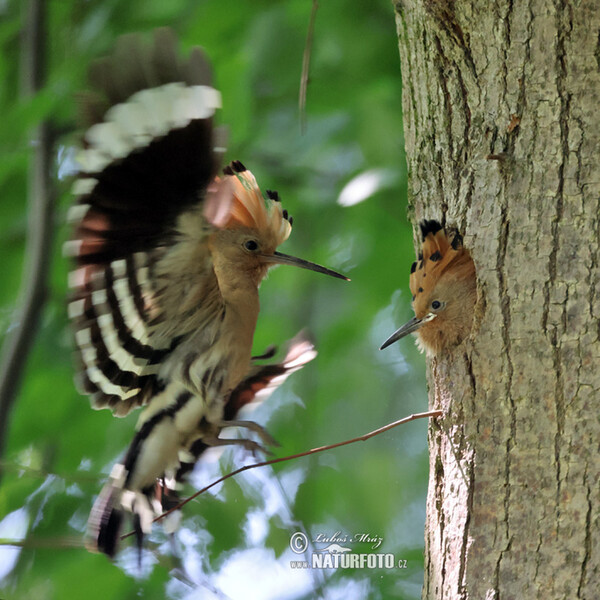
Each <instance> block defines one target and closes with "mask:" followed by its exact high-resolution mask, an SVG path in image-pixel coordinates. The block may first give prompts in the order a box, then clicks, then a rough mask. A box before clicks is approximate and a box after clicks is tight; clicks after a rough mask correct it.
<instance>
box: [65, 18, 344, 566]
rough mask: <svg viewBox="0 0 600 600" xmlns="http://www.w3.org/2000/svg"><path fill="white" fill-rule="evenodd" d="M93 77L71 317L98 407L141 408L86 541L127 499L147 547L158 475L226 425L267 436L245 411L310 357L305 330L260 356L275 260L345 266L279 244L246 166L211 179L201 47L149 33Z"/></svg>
mask: <svg viewBox="0 0 600 600" xmlns="http://www.w3.org/2000/svg"><path fill="white" fill-rule="evenodd" d="M90 85H91V88H92V91H90V92H87V93H86V94H85V95H82V99H81V106H82V116H83V119H84V122H85V125H86V127H87V130H86V132H85V135H84V147H83V150H82V151H81V153H80V156H79V162H80V164H81V171H80V173H79V174H78V178H77V180H76V182H75V184H74V193H75V194H76V195H77V196H78V198H77V201H76V203H75V204H74V206H72V207H71V209H70V211H69V220H70V221H71V222H72V223H73V227H74V234H73V239H72V240H71V241H70V242H67V244H66V246H65V251H66V253H67V254H69V255H71V256H72V257H73V258H74V259H75V262H76V269H75V270H74V271H73V272H72V273H71V275H70V286H71V288H72V290H73V297H72V299H71V301H70V304H69V316H70V318H71V319H72V322H73V324H74V328H75V340H76V347H77V356H78V362H79V364H80V373H79V376H78V383H79V388H80V389H81V390H82V391H83V392H85V393H87V394H89V395H90V396H91V401H92V404H93V406H94V407H95V408H110V409H111V410H112V411H113V413H114V414H115V415H117V416H123V415H126V414H128V413H129V412H130V411H131V410H133V409H135V408H138V407H145V409H144V411H143V412H142V414H141V416H140V419H139V422H138V426H137V432H136V434H135V436H134V438H133V441H132V443H131V445H130V447H129V450H128V451H127V453H126V455H125V458H124V459H123V461H122V462H121V463H120V464H118V465H116V466H115V468H114V469H113V472H112V474H111V477H110V480H109V482H108V484H107V486H106V487H105V489H104V490H103V492H102V493H101V494H100V497H99V498H98V500H97V502H96V504H95V506H94V508H93V510H92V514H91V516H90V523H89V528H90V532H91V535H92V537H93V539H92V545H93V546H95V547H97V548H98V549H99V550H101V551H104V552H106V553H107V554H109V555H113V554H114V553H115V551H116V547H117V540H118V537H119V532H120V528H121V523H122V520H123V511H124V510H128V511H131V512H132V513H133V515H134V526H135V530H136V532H137V534H138V542H139V543H141V538H142V536H143V533H145V532H147V531H148V530H149V527H150V523H151V520H152V517H153V516H154V512H155V511H154V510H153V509H152V507H151V504H152V495H153V494H154V493H155V489H156V482H157V479H161V480H165V479H166V478H167V479H168V478H169V477H175V476H177V475H178V473H179V474H180V475H181V473H182V470H183V471H185V469H186V467H185V465H187V466H188V467H187V468H188V470H189V464H193V462H194V460H195V458H196V457H197V456H198V455H199V454H200V453H201V451H202V449H203V448H205V447H206V446H210V445H221V444H224V443H235V442H236V440H221V439H220V438H219V437H218V436H219V433H220V431H221V429H222V428H223V427H225V426H228V425H239V426H245V427H248V428H249V429H251V430H254V431H256V432H257V433H258V434H259V435H260V436H261V437H262V438H263V439H264V440H266V441H267V442H268V441H269V436H268V435H267V434H266V432H264V430H262V428H260V427H259V426H257V425H256V424H254V423H251V422H247V421H235V418H236V416H237V413H238V409H239V408H240V407H241V406H242V405H244V404H246V403H248V402H250V401H252V400H253V399H254V398H255V394H256V392H257V391H258V390H259V389H260V388H261V387H263V388H264V387H266V386H269V385H270V384H271V383H272V382H273V380H276V378H278V377H281V376H284V375H287V374H289V373H290V372H292V371H293V370H295V369H296V368H299V367H300V366H302V365H303V364H304V363H305V362H307V361H308V360H310V358H312V356H314V353H313V354H311V352H312V350H311V348H312V346H310V348H309V347H308V346H306V345H302V342H298V343H296V344H295V346H294V344H292V348H291V349H290V352H291V353H292V354H293V355H294V356H295V353H296V354H297V350H298V347H301V348H302V352H300V355H301V358H299V359H298V357H296V358H295V360H291V359H290V357H289V354H288V357H287V358H286V360H284V361H283V363H281V364H278V365H266V366H263V367H256V366H255V365H253V363H251V348H252V341H253V337H254V329H255V326H256V321H257V317H258V312H259V299H258V286H259V285H260V282H261V281H262V279H263V278H264V277H265V276H266V274H267V271H268V269H269V268H270V267H271V266H273V265H277V264H289V265H296V266H299V267H303V268H305V269H310V270H313V271H317V272H320V273H324V274H327V275H331V276H333V277H337V278H340V279H347V278H346V277H344V276H343V275H340V274H338V273H336V272H334V271H331V270H329V269H327V268H325V267H321V266H319V265H316V264H313V263H310V262H308V261H305V260H302V259H299V258H295V257H292V256H288V255H286V254H282V253H280V252H277V250H276V248H277V247H278V246H279V245H280V244H281V243H283V242H284V241H285V240H286V239H287V238H288V236H289V235H290V231H291V225H292V218H291V217H289V216H288V213H287V211H286V210H284V209H283V208H282V207H281V203H280V201H279V197H278V195H277V193H276V192H270V191H267V197H266V198H264V197H263V195H262V193H261V192H260V190H259V188H258V186H257V184H256V181H255V179H254V177H253V176H252V174H251V173H250V172H249V171H248V170H246V168H245V167H244V165H242V163H240V162H238V161H234V162H233V163H231V164H230V165H229V166H227V167H226V168H225V169H224V171H223V175H222V176H217V170H218V166H219V164H220V157H221V154H222V151H223V150H222V148H219V141H218V136H217V134H216V132H215V129H214V127H213V115H214V114H215V111H216V109H217V108H219V107H220V102H221V99H220V95H219V92H218V91H217V90H215V89H214V88H213V87H212V84H211V75H210V67H209V64H208V62H207V60H206V58H205V56H204V55H203V53H202V51H201V50H200V49H199V48H194V49H193V50H192V51H191V54H190V55H189V58H188V59H187V60H181V59H180V58H179V56H178V54H177V48H176V40H175V38H174V36H173V34H172V33H171V32H170V31H169V30H167V29H160V30H157V31H156V32H155V33H154V39H153V42H152V43H151V44H146V43H144V40H143V39H142V38H141V36H138V35H128V36H123V37H122V38H120V39H119V41H118V43H117V45H116V48H115V50H114V52H113V54H112V55H111V56H109V57H107V58H105V59H101V60H98V61H96V62H95V63H94V64H93V65H92V67H91V69H90ZM237 442H238V443H242V444H244V445H245V446H246V447H247V448H255V447H257V444H256V443H254V442H251V441H250V440H237Z"/></svg>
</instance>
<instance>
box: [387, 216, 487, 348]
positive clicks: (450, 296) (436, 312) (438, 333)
mask: <svg viewBox="0 0 600 600" xmlns="http://www.w3.org/2000/svg"><path fill="white" fill-rule="evenodd" d="M420 227H421V234H422V236H423V246H422V249H421V252H420V253H419V256H418V260H417V261H416V262H414V263H413V264H412V267H411V275H410V290H411V292H412V298H413V309H414V311H415V317H414V318H413V319H411V320H410V321H408V323H405V324H404V325H403V326H402V327H400V329H398V330H397V331H396V332H395V333H393V334H392V335H391V336H390V337H389V338H388V339H387V340H386V341H385V342H384V343H383V345H382V346H381V350H383V349H384V348H386V347H387V346H389V345H391V344H393V343H394V342H396V341H397V340H399V339H400V338H402V337H404V336H406V335H408V334H409V333H416V334H417V336H418V341H419V345H420V346H421V348H422V349H423V348H424V349H425V350H427V352H428V353H430V354H438V353H439V352H440V351H442V350H444V349H445V348H448V347H450V346H453V345H456V344H458V343H460V342H461V341H462V340H463V339H464V338H465V337H466V336H467V335H468V333H469V331H470V330H471V323H472V320H473V307H474V306H475V301H476V299H477V284H476V279H475V265H474V263H473V259H472V258H471V256H470V254H469V251H468V250H466V249H465V248H464V247H463V244H462V237H461V236H460V235H459V234H458V233H454V234H453V235H452V237H450V236H449V235H448V234H447V233H446V231H445V229H444V228H443V227H442V226H441V225H440V224H439V223H438V222H437V221H423V222H422V223H421V225H420Z"/></svg>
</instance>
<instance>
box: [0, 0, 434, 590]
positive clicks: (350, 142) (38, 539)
mask: <svg viewBox="0 0 600 600" xmlns="http://www.w3.org/2000/svg"><path fill="white" fill-rule="evenodd" d="M26 4H27V2H25V1H19V0H12V1H11V0H4V1H3V2H0V17H1V20H0V43H1V44H2V52H1V53H0V81H2V84H1V85H0V104H1V107H0V108H1V110H2V115H3V118H2V119H0V153H1V156H2V160H1V161H0V198H1V200H0V232H1V237H0V252H1V256H2V263H1V265H2V271H1V274H2V282H3V285H2V286H1V287H0V332H2V334H5V333H6V332H7V331H8V330H10V327H11V323H12V321H13V319H14V311H15V309H17V308H18V306H17V304H18V289H19V286H20V281H21V277H22V268H23V255H24V247H25V243H26V239H25V238H26V222H27V170H28V161H29V160H30V147H31V142H30V137H29V133H30V131H31V129H32V127H33V126H34V125H35V124H36V123H37V122H38V121H39V120H40V119H49V120H51V121H52V123H53V125H54V126H55V128H56V129H57V131H60V132H61V133H60V136H59V138H58V143H57V147H56V163H55V177H54V180H55V185H56V187H57V191H58V195H59V202H58V210H57V215H56V240H55V242H56V243H55V244H54V253H53V261H52V271H51V273H50V274H49V280H50V286H51V290H50V299H49V302H48V303H47V305H46V306H45V309H44V312H43V318H42V324H41V328H40V330H39V332H38V335H37V338H36V343H35V346H34V348H33V351H32V352H31V355H30V356H29V358H28V362H27V367H26V370H25V375H24V379H23V384H22V387H21V390H20V393H19V397H18V400H17V402H16V404H15V407H14V410H13V412H12V414H11V420H10V425H9V432H10V437H9V444H8V448H7V451H6V454H5V456H4V457H3V459H2V460H3V464H4V466H5V468H6V472H5V475H4V477H3V479H2V482H1V486H0V538H2V539H3V540H4V541H6V540H7V539H8V540H10V539H23V540H24V542H25V547H24V548H22V549H14V548H11V547H10V546H0V556H1V558H0V597H1V598H3V599H4V600H6V599H8V598H15V599H19V600H21V599H25V598H27V599H30V600H37V599H50V598H51V599H54V598H56V599H61V600H62V599H63V598H79V597H81V598H86V599H87V600H93V599H95V598H98V599H102V600H105V599H106V598H115V599H120V598H133V597H143V598H147V599H153V598H178V599H179V598H181V599H184V598H185V599H191V598H232V599H235V600H237V599H238V598H244V599H247V598H256V599H267V598H268V599H280V598H289V599H292V598H294V599H300V598H307V599H308V598H327V599H335V598H373V599H377V598H403V599H416V598H419V597H420V588H421V581H422V569H423V525H424V512H425V508H424V506H425V494H426V485H427V469H428V464H427V462H428V459H427V453H426V431H427V429H426V423H425V422H423V421H417V422H414V423H410V424H408V425H405V426H403V427H401V428H398V429H394V430H392V431H390V432H388V433H386V434H385V435H382V436H378V437H375V438H373V439H370V440H369V441H367V442H361V443H357V444H354V445H351V446H347V447H344V448H340V449H336V450H334V451H330V452H327V453H323V454H320V455H317V456H313V457H310V458H303V459H299V460H297V461H292V462H287V463H283V464H280V465H276V466H274V467H273V468H264V469H255V470H251V471H249V472H247V473H244V474H242V475H241V476H239V477H236V478H234V479H230V480H229V481H227V482H226V483H225V484H223V485H220V486H217V488H216V489H213V490H211V492H209V493H206V494H204V495H202V496H200V497H199V498H198V499H197V500H196V501H195V502H193V503H191V504H188V505H187V506H186V507H185V509H184V510H183V521H182V528H181V530H180V532H179V534H178V535H177V537H176V539H175V542H174V544H175V549H174V548H173V546H172V544H171V543H170V542H169V539H168V537H167V536H165V534H164V533H163V532H162V530H161V528H160V527H156V528H155V529H156V531H155V532H154V533H153V534H152V536H151V537H150V540H149V541H148V544H147V547H148V549H147V550H146V551H145V553H144V555H143V565H142V569H141V570H139V569H137V567H136V557H135V553H134V552H133V550H132V549H131V547H128V545H127V544H124V548H125V549H124V551H123V552H122V553H121V554H120V555H119V558H118V560H117V562H116V564H114V565H113V564H111V563H110V562H109V561H108V560H107V559H106V558H105V557H104V556H100V555H94V554H90V553H88V552H87V551H86V550H85V549H83V548H82V547H73V541H74V542H75V545H76V544H77V543H81V540H82V532H83V531H84V529H85V522H86V519H87V515H88V512H89V509H90V507H91V504H92V502H93V499H94V496H95V494H97V492H98V490H99V489H100V486H101V483H102V481H103V478H104V477H105V476H106V474H107V473H108V471H109V469H110V466H111V465H112V463H113V462H114V461H115V460H116V459H117V458H118V456H119V455H120V454H121V453H122V452H123V450H124V449H125V448H126V446H127V444H128V442H129V440H130V438H131V435H132V430H133V428H134V426H135V421H136V416H135V415H132V416H130V417H128V418H125V419H114V418H113V417H112V416H111V415H110V413H109V412H107V411H100V412H95V411H93V410H91V409H90V407H89V403H88V401H87V399H86V398H83V397H80V396H79V395H78V394H77V393H76V391H75V389H74V387H73V384H72V367H71V339H70V332H69V329H68V325H67V320H66V314H65V295H66V275H67V271H68V265H67V264H66V262H65V260H64V259H63V258H62V257H61V250H60V248H61V245H62V242H63V241H64V240H65V239H67V237H68V231H67V229H66V227H65V226H64V225H63V224H62V223H63V222H64V215H65V212H66V209H67V207H68V205H69V203H70V201H71V198H70V194H69V179H68V177H67V176H66V171H67V170H68V165H69V157H70V156H71V155H72V150H73V144H74V143H75V140H76V139H77V138H76V134H75V122H74V115H75V114H76V104H75V100H74V93H75V91H76V90H78V89H81V88H82V87H84V75H85V70H86V68H87V65H88V64H89V62H90V60H92V58H93V57H96V56H99V55H101V54H102V53H103V52H105V51H106V50H107V49H108V48H110V47H111V45H112V44H113V42H114V40H115V38H116V37H117V36H118V35H119V34H121V33H125V32H130V31H147V30H151V29H152V28H154V27H157V26H164V25H169V26H171V27H173V28H174V29H175V30H176V31H177V33H178V35H179V36H180V39H181V44H182V48H189V47H190V46H192V45H195V44H201V45H203V46H204V47H205V48H206V51H207V53H208V55H209V56H210V57H211V60H212V61H213V65H214V69H215V78H216V82H217V87H219V89H220V90H221V91H222V94H223V103H224V108H223V110H222V114H221V116H220V119H221V122H222V123H224V124H227V126H228V128H229V143H228V147H229V150H228V153H227V155H226V157H227V160H232V159H241V160H243V161H244V163H245V164H246V165H247V166H248V167H249V168H250V169H252V171H253V172H254V174H255V175H256V177H257V179H258V181H259V183H260V184H261V185H262V187H263V189H265V188H271V189H277V190H279V192H280V194H281V196H282V198H283V201H284V205H285V206H286V208H288V210H289V211H290V213H291V214H293V215H294V219H295V221H294V231H293V233H292V236H291V238H290V240H289V242H287V243H286V245H285V246H284V247H283V250H284V251H285V252H289V253H291V254H295V255H298V256H302V257H305V258H307V259H310V260H314V261H317V262H320V263H322V264H326V265H328V266H331V267H333V268H335V269H338V270H341V271H342V272H344V273H346V274H347V275H349V276H350V277H351V278H352V282H351V283H349V284H345V283H343V282H340V281H338V280H333V279H331V280H330V279H329V278H325V277H321V276H318V275H315V274H314V273H309V272H305V271H300V270H298V269H291V268H289V269H288V268H284V267H282V268H279V269H277V270H275V271H274V272H273V273H272V274H271V275H270V277H269V279H268V280H267V281H266V282H265V283H264V284H263V286H262V288H261V302H262V311H261V316H260V318H259V324H258V329H257V333H256V338H255V345H256V350H257V351H261V350H263V349H264V348H265V347H266V346H267V345H269V344H271V343H276V344H281V343H282V342H284V340H286V339H288V338H289V337H291V336H293V335H294V334H295V333H296V332H297V331H298V330H299V329H301V328H303V327H306V328H308V329H309V331H310V332H311V333H312V334H313V336H314V338H315V339H316V342H317V346H318V349H319V356H318V357H317V359H316V360H315V361H313V363H311V364H309V365H308V366H307V367H306V368H305V369H304V370H302V371H301V372H299V373H297V374H295V375H294V376H292V377H291V378H290V380H288V381H287V382H286V384H285V385H284V386H283V387H282V388H281V389H280V390H278V391H277V392H276V393H275V394H274V395H273V396H272V397H271V398H270V399H269V400H268V401H267V403H266V404H265V405H264V406H262V407H260V408H259V409H258V410H257V411H256V413H254V414H253V417H252V418H256V419H257V420H259V421H261V422H263V423H265V424H266V425H267V426H268V428H269V430H270V431H271V432H272V433H273V434H274V436H275V437H276V438H277V439H278V440H279V442H280V443H281V448H278V449H277V450H276V454H277V455H278V456H283V455H285V454H292V453H295V452H300V451H303V450H307V449H309V448H312V447H316V446H321V445H324V444H328V443H334V442H337V441H341V440H344V439H347V438H351V437H354V436H356V435H360V434H362V433H366V432H367V431H370V430H372V429H375V428H377V427H380V426H382V425H385V424H386V423H388V422H390V421H394V420H396V419H399V418H401V417H403V416H406V415H408V414H410V413H413V412H419V411H421V410H425V409H426V406H427V396H426V390H425V378H424V367H423V362H424V361H423V359H422V357H421V356H420V355H419V354H418V352H417V351H416V349H415V348H414V345H413V344H412V342H411V340H404V341H403V342H401V343H399V344H397V345H395V346H393V347H392V348H390V349H389V350H386V351H385V352H379V351H378V349H377V348H378V346H379V344H380V343H381V342H382V341H383V340H384V339H385V338H386V337H387V335H388V334H389V333H391V332H392V331H393V329H394V327H395V326H396V325H398V324H399V323H400V322H401V321H403V320H405V319H406V318H408V317H409V315H410V297H409V293H408V277H407V274H408V269H409V266H410V263H411V261H412V260H413V246H412V233H411V228H410V226H409V224H408V223H407V221H406V204H407V199H406V169H405V161H404V155H403V147H404V143H403V138H402V121H401V80H400V71H399V60H398V56H397V52H398V50H397V42H396V33H395V26H394V18H393V11H392V7H391V4H390V3H389V0H377V1H375V0H361V1H357V2H342V1H340V0H330V1H328V2H326V1H323V2H321V3H320V4H319V8H318V12H317V16H316V23H315V31H314V41H313V46H312V53H311V66H310V80H309V85H308V96H307V104H306V130H305V132H304V133H302V132H301V129H300V117H299V110H298V90H299V85H300V77H301V68H302V57H303V53H304V50H305V43H306V33H307V30H308V24H309V18H310V14H311V8H312V3H311V2H310V1H309V0H289V1H283V2H272V1H267V0H254V1H253V2H240V1H239V0H238V1H235V2H234V1H232V0H203V1H198V0H170V1H169V2H164V1H163V0H129V1H128V2H121V1H119V0H95V1H89V2H81V1H80V0H53V1H48V2H47V3H46V4H47V8H48V11H49V18H48V39H49V44H48V50H47V53H46V60H47V63H48V77H47V84H46V86H45V88H44V89H43V91H41V92H40V93H39V94H38V95H37V96H36V97H35V98H33V99H31V100H27V101H24V100H22V99H20V97H19V80H20V77H21V73H20V52H21V49H20V46H19V35H20V30H21V27H22V24H23V22H24V12H25V6H26ZM365 174H366V176H365ZM59 175H60V177H59ZM360 175H363V179H362V180H361V179H355V178H357V177H358V176H360ZM361 181H362V182H363V184H364V183H365V182H367V181H368V182H371V184H372V188H371V189H367V188H365V187H364V186H362V187H361V185H360V182H361ZM350 182H353V185H351V186H350V187H349V188H346V191H345V192H344V195H343V196H342V198H344V200H345V201H348V199H350V201H357V200H358V199H360V198H361V197H362V196H364V197H365V198H364V201H362V202H360V203H357V204H355V205H352V206H342V205H340V203H338V198H340V194H341V192H342V190H343V189H344V187H345V186H346V185H347V184H348V183H350ZM361 195H362V196H361ZM245 460H251V458H250V459H249V457H247V456H245V455H244V454H243V453H239V452H238V453H225V454H224V455H222V456H221V457H220V458H219V457H218V456H216V457H215V456H213V457H212V460H208V461H207V463H206V464H205V465H203V466H202V467H201V468H199V469H198V470H197V472H196V475H195V476H194V478H193V484H194V486H199V485H201V484H203V483H207V482H210V481H211V480H213V479H214V478H216V477H217V476H218V474H219V473H220V472H221V471H227V470H230V469H231V468H234V467H236V466H239V465H241V464H242V463H243V462H244V461H245ZM194 486H191V485H190V486H189V491H190V492H191V491H193V489H194ZM302 529H304V530H306V531H308V532H309V533H310V535H311V537H314V536H316V535H318V534H319V533H322V534H324V535H333V534H335V533H336V532H341V533H342V534H344V533H346V534H348V535H354V534H355V533H368V534H370V535H371V536H381V537H382V538H383V543H382V545H381V548H380V549H379V550H378V551H379V552H386V553H393V554H394V555H395V557H396V559H400V558H402V559H406V560H407V565H408V568H407V569H403V570H400V569H393V570H378V569H353V570H342V569H340V570H337V571H333V570H329V571H323V572H313V571H310V570H306V569H305V570H302V569H300V570H298V569H295V570H294V569H291V568H290V560H293V559H303V556H298V555H293V554H292V553H291V551H290V549H289V540H290V536H291V534H292V533H294V532H295V531H299V530H302ZM317 546H318V545H317ZM353 550H354V551H357V552H365V553H369V552H373V550H371V549H370V545H369V544H355V545H353Z"/></svg>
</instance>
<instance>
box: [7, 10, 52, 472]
mask: <svg viewBox="0 0 600 600" xmlns="http://www.w3.org/2000/svg"><path fill="white" fill-rule="evenodd" d="M45 9H46V1H45V0H31V1H30V2H29V5H28V14H27V26H26V27H25V33H24V38H23V55H24V57H25V58H24V61H23V63H22V64H23V71H24V75H23V92H24V95H25V96H26V97H31V96H33V95H34V94H35V93H36V92H37V91H38V90H39V89H40V88H41V87H42V85H43V82H44V79H45V64H44V62H45V61H44V56H45V53H46V10H45ZM32 142H33V145H34V153H33V157H32V161H31V167H30V172H29V183H28V189H29V202H28V204H29V224H28V234H27V248H26V261H25V267H24V270H23V279H22V283H21V291H20V293H19V301H18V306H19V307H22V309H20V310H19V311H18V312H15V314H14V315H13V325H14V328H13V329H12V331H11V332H10V333H9V334H8V335H7V336H6V339H5V342H4V345H3V348H2V356H1V358H0V457H1V456H2V454H3V451H4V447H5V444H6V434H7V428H8V422H9V418H8V417H9V413H10V410H11V408H12V406H13V404H14V402H15V399H16V395H17V391H18V388H19V384H20V381H21V376H22V374H23V367H24V366H25V362H26V359H27V356H28V354H29V350H30V348H31V345H32V342H33V340H34V338H35V333H36V331H37V328H38V323H39V320H40V315H41V312H42V308H43V306H44V304H45V301H46V297H47V280H48V271H49V265H50V255H51V252H50V248H51V244H52V226H53V214H54V194H53V191H52V189H51V184H50V175H49V173H50V165H51V160H52V159H51V149H52V141H51V134H50V128H49V125H48V123H40V124H39V125H38V126H37V127H36V128H35V130H34V131H33V133H32ZM1 469H2V468H1V466H0V477H1V475H2V470H1Z"/></svg>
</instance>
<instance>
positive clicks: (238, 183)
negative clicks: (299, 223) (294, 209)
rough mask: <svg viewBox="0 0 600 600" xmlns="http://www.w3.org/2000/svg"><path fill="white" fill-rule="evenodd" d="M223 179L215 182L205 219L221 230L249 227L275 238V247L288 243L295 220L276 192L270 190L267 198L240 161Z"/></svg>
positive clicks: (217, 179) (231, 166)
mask: <svg viewBox="0 0 600 600" xmlns="http://www.w3.org/2000/svg"><path fill="white" fill-rule="evenodd" d="M223 173H224V177H222V178H220V177H217V178H215V185H214V186H212V188H211V189H209V194H208V197H207V201H206V207H205V212H204V214H205V216H206V218H207V219H208V221H210V222H211V223H212V224H213V225H215V226H216V227H219V228H222V229H234V228H236V227H247V228H249V229H256V230H257V231H260V232H263V233H264V234H266V235H268V236H269V237H270V238H272V239H273V240H274V242H275V246H279V244H282V243H283V242H285V240H287V238H288V237H289V235H290V233H291V231H292V222H293V219H292V217H290V216H289V215H288V212H287V210H285V209H283V208H282V207H281V201H280V199H279V194H278V193H277V192H272V191H271V190H267V197H266V198H264V197H263V195H262V193H261V191H260V188H259V187H258V184H257V183H256V179H254V175H252V173H251V172H250V171H248V170H247V169H246V167H244V165H243V164H242V163H241V162H240V161H239V160H236V161H233V162H232V163H231V164H229V165H228V166H227V167H225V168H224V169H223Z"/></svg>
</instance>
